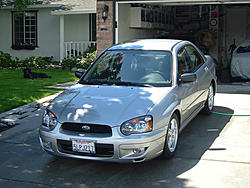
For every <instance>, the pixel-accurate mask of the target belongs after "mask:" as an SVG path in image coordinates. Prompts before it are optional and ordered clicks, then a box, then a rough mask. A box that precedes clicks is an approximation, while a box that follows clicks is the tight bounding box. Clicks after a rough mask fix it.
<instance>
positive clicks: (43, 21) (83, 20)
mask: <svg viewBox="0 0 250 188" xmlns="http://www.w3.org/2000/svg"><path fill="white" fill-rule="evenodd" d="M34 10H38V12H37V28H38V34H37V37H38V42H37V43H38V48H36V49H35V50H13V49H12V48H11V45H12V18H11V17H12V14H11V10H3V9H1V10H0V51H3V52H7V53H9V54H11V56H12V57H13V58H15V57H18V58H21V59H25V58H26V57H30V56H36V57H39V56H41V57H50V56H53V57H54V59H53V60H56V61H59V59H60V16H56V15H51V11H52V10H53V9H52V8H43V9H34ZM64 17H65V20H64V21H65V22H64V26H65V27H64V33H65V37H64V40H65V42H67V41H88V40H89V16H88V14H84V15H65V16H64Z"/></svg>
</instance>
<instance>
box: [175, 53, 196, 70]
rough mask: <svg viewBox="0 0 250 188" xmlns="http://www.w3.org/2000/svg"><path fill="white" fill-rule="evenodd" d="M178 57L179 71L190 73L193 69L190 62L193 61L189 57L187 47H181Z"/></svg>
mask: <svg viewBox="0 0 250 188" xmlns="http://www.w3.org/2000/svg"><path fill="white" fill-rule="evenodd" d="M177 58H178V73H179V74H183V73H190V72H192V71H193V69H192V66H191V64H190V62H191V61H190V60H189V57H188V54H187V52H186V50H185V48H181V49H180V50H179V51H178V54H177Z"/></svg>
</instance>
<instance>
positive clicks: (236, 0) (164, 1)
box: [117, 0, 250, 5]
mask: <svg viewBox="0 0 250 188" xmlns="http://www.w3.org/2000/svg"><path fill="white" fill-rule="evenodd" d="M117 2H119V3H148V4H157V5H177V4H180V3H181V4H182V5H185V4H186V5H194V4H199V5H200V4H248V3H250V0H144V1H139V0H134V1H124V0H117Z"/></svg>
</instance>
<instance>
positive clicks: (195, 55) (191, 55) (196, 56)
mask: <svg viewBox="0 0 250 188" xmlns="http://www.w3.org/2000/svg"><path fill="white" fill-rule="evenodd" d="M185 50H186V52H187V55H188V60H189V61H190V63H189V64H190V66H191V67H190V69H191V70H192V71H191V72H195V71H196V70H197V69H199V67H200V66H202V65H203V63H204V61H203V59H202V57H201V55H200V53H199V52H198V51H197V50H196V49H195V48H194V47H193V46H191V45H188V46H186V47H185Z"/></svg>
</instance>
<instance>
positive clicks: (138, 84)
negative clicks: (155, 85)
mask: <svg viewBox="0 0 250 188" xmlns="http://www.w3.org/2000/svg"><path fill="white" fill-rule="evenodd" d="M113 84H114V85H118V86H140V87H152V86H151V85H150V84H144V83H137V82H113Z"/></svg>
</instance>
